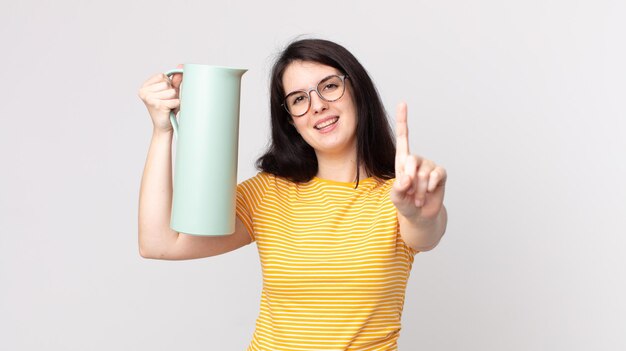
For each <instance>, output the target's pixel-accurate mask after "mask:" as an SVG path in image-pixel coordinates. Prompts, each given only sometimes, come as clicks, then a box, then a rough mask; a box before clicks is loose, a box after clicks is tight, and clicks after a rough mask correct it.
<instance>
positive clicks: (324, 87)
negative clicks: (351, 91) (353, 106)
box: [282, 75, 348, 117]
mask: <svg viewBox="0 0 626 351" xmlns="http://www.w3.org/2000/svg"><path fill="white" fill-rule="evenodd" d="M346 78H348V76H347V75H343V76H338V75H332V76H328V77H326V78H324V79H322V80H321V81H320V82H319V83H317V86H314V87H310V88H309V89H306V90H296V91H294V92H291V93H289V95H287V96H286V97H285V100H284V101H283V104H282V105H283V106H284V107H285V109H286V110H287V112H289V114H290V115H292V116H293V117H301V116H304V114H306V113H307V112H309V109H310V108H311V95H310V94H309V93H310V92H311V91H315V92H316V93H317V96H319V97H320V98H321V99H322V100H324V101H327V102H333V101H337V100H339V99H341V97H342V96H343V93H344V92H345V91H346V84H345V80H346Z"/></svg>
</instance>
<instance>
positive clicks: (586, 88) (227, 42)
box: [0, 0, 626, 351]
mask: <svg viewBox="0 0 626 351" xmlns="http://www.w3.org/2000/svg"><path fill="white" fill-rule="evenodd" d="M624 18H626V3H625V2H623V1H618V0H615V1H609V0H605V1H598V0H596V1H591V0H589V1H575V0H568V1H566V0H554V1H545V0H541V1H539V0H527V1H496V0H492V1H489V0H477V1H461V0H458V1H451V0H447V1H446V0H442V1H411V2H409V1H406V2H394V1H387V2H382V3H381V2H373V1H372V2H363V1H359V2H356V1H354V2H351V1H322V0H318V1H308V2H307V1H273V2H272V1H270V2H268V1H257V2H249V3H241V2H230V3H227V2H226V1H221V2H208V1H178V2H170V1H161V0H159V1H154V0H153V1H107V2H104V1H103V2H101V3H100V4H95V2H90V1H67V0H62V1H15V0H14V1H11V2H8V1H5V2H3V4H2V11H0V43H1V44H2V45H1V48H2V49H1V54H0V67H1V69H2V70H3V74H2V76H3V80H2V84H0V101H1V102H2V105H1V108H2V112H1V116H2V117H1V121H2V127H1V128H0V161H1V166H0V169H1V171H0V349H2V350H63V351H66V350H164V351H165V350H244V349H245V348H246V347H247V345H248V343H249V341H250V339H251V336H252V332H253V330H254V322H255V319H256V317H257V314H258V311H259V301H260V289H261V283H262V281H261V270H260V264H259V259H258V254H257V251H256V245H255V244H252V245H249V246H246V247H244V248H242V249H240V250H237V251H235V252H231V253H228V254H226V255H222V256H218V257H214V258H210V259H202V260H193V261H185V262H166V261H154V260H146V259H142V258H141V257H140V256H139V254H138V248H137V208H138V197H139V185H140V180H141V174H142V171H143V167H144V163H145V158H146V155H147V151H148V146H149V142H150V137H151V133H152V124H151V122H150V117H149V116H148V114H147V111H146V109H145V107H144V105H143V103H142V102H141V101H140V99H139V97H138V96H137V92H138V89H139V87H140V86H141V84H142V83H143V82H144V81H145V80H146V79H148V78H149V77H150V76H152V75H154V74H156V73H158V72H164V71H166V70H168V69H171V68H174V67H175V66H176V64H178V63H205V64H215V65H227V66H236V67H237V66H238V67H245V68H248V69H249V71H248V72H247V73H246V74H245V75H244V78H243V87H242V106H241V128H240V154H239V181H242V180H245V179H247V178H249V177H251V176H253V175H254V174H256V170H255V169H254V167H253V163H254V161H255V160H256V158H257V157H258V156H259V155H260V154H261V153H262V151H263V149H264V147H265V146H266V145H267V141H268V136H269V134H268V127H269V108H268V101H269V94H268V85H269V70H270V68H271V65H272V63H273V61H274V59H275V55H276V54H277V53H278V52H279V51H280V49H281V48H283V47H284V46H285V45H286V44H288V42H289V41H290V40H292V39H294V38H296V37H297V36H299V35H301V34H304V35H305V36H306V37H319V38H324V39H330V40H333V41H336V42H338V43H340V44H342V45H344V46H345V47H346V48H348V49H349V50H350V51H351V52H352V53H354V54H355V55H356V57H357V58H359V60H360V61H361V63H362V64H363V65H364V66H365V67H366V69H367V70H368V71H369V73H370V74H371V76H372V78H373V80H374V81H375V83H376V84H377V87H378V89H379V91H380V94H381V96H382V99H383V101H384V103H385V107H386V108H387V110H388V112H389V114H390V117H391V118H392V120H393V116H394V113H395V106H396V104H397V103H398V102H400V101H406V102H407V103H408V106H409V120H410V121H409V130H410V139H411V151H412V152H414V153H417V154H420V155H422V156H425V157H427V158H430V159H432V160H434V161H435V162H437V163H438V164H441V165H443V166H444V167H445V168H446V169H447V170H448V174H449V179H448V185H447V187H446V189H447V191H446V199H445V204H446V206H447V208H448V211H449V225H448V230H447V233H446V236H445V237H444V239H443V241H442V242H441V244H440V245H439V246H438V247H437V248H436V249H435V250H433V251H430V252H427V253H421V254H419V255H417V256H416V259H415V264H414V266H413V270H412V274H411V278H410V281H409V285H408V289H407V296H406V303H405V308H404V314H403V329H402V332H401V336H400V341H399V345H400V350H403V351H411V350H511V351H513V350H568V351H571V350H624V349H626V302H625V300H624V296H626V269H625V268H626V255H624V254H623V251H624V246H626V245H625V244H626V239H625V238H624V237H625V235H626V186H625V185H624V179H626V162H625V156H624V152H625V151H626V140H625V135H626V133H625V132H626V107H625V101H626V99H625V97H626V69H625V68H624V67H625V66H624V62H626V45H625V42H626V41H625V37H626V35H625V34H626V21H624ZM392 124H393V123H392Z"/></svg>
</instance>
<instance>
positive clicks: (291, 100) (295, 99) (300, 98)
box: [288, 94, 307, 106]
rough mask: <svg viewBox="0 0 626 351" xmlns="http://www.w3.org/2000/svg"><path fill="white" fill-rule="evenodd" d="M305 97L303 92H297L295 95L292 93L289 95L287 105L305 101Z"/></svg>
mask: <svg viewBox="0 0 626 351" xmlns="http://www.w3.org/2000/svg"><path fill="white" fill-rule="evenodd" d="M306 99H307V97H306V95H304V94H297V95H292V96H290V97H289V99H288V100H289V105H290V106H295V105H299V104H302V103H304V102H305V101H306Z"/></svg>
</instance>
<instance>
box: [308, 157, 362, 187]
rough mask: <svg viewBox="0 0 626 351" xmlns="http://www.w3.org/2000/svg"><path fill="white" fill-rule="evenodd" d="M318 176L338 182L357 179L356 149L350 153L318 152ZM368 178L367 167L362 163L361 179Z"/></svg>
mask: <svg viewBox="0 0 626 351" xmlns="http://www.w3.org/2000/svg"><path fill="white" fill-rule="evenodd" d="M316 155H317V167H318V168H317V175H316V176H317V177H318V178H322V179H328V180H334V181H337V182H345V183H351V182H355V181H356V173H357V172H356V149H355V150H354V152H351V153H349V154H325V153H321V152H316ZM365 178H367V172H366V171H365V167H364V166H363V165H361V168H360V170H359V180H363V179H365Z"/></svg>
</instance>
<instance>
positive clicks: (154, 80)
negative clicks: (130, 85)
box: [141, 73, 168, 88]
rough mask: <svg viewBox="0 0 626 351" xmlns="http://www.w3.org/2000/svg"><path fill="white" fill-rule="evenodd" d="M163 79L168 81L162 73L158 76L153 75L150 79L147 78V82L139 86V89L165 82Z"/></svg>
mask: <svg viewBox="0 0 626 351" xmlns="http://www.w3.org/2000/svg"><path fill="white" fill-rule="evenodd" d="M165 79H168V78H167V76H166V75H165V74H164V73H158V74H155V75H153V76H152V77H150V78H148V80H146V81H145V82H144V83H143V84H142V85H141V87H142V88H144V87H147V86H150V85H153V84H154V83H158V82H161V81H163V80H165Z"/></svg>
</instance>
